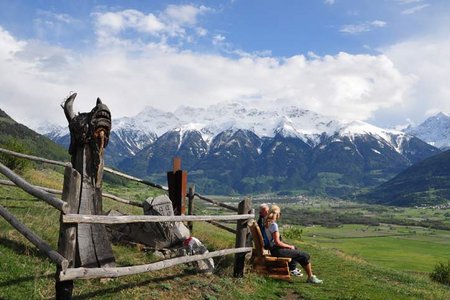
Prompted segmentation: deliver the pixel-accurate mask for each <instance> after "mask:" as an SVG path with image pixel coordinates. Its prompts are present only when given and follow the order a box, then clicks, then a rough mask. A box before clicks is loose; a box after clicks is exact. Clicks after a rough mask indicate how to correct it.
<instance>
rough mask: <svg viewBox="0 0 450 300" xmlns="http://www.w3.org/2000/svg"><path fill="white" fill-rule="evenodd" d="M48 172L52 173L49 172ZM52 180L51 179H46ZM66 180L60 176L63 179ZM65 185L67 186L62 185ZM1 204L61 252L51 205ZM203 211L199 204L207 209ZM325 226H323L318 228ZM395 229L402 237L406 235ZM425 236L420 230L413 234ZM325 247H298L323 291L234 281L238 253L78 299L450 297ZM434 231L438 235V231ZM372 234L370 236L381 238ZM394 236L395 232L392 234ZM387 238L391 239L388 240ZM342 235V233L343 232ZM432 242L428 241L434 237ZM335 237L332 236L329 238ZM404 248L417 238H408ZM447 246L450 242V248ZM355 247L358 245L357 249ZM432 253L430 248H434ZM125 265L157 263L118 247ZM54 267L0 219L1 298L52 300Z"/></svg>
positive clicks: (22, 198)
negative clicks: (208, 269)
mask: <svg viewBox="0 0 450 300" xmlns="http://www.w3.org/2000/svg"><path fill="white" fill-rule="evenodd" d="M47 172H49V173H47ZM25 175H26V177H27V179H28V180H30V181H32V182H34V181H36V180H38V179H39V180H41V181H42V182H43V183H45V182H44V181H46V180H44V179H45V178H52V181H53V179H56V181H57V180H60V179H61V177H60V176H59V175H57V174H55V173H53V172H52V171H43V172H41V173H39V172H37V173H35V172H29V173H27V174H25ZM44 177H45V178H44ZM58 178H59V179H58ZM59 182H62V181H59ZM105 192H110V193H114V194H117V195H118V196H121V197H124V198H129V199H133V200H136V201H139V200H140V201H142V200H143V199H145V198H146V197H147V195H148V194H149V195H150V194H152V193H155V191H154V190H152V189H150V190H149V189H148V188H147V187H142V186H134V185H127V186H125V187H121V186H114V187H112V186H108V185H105ZM0 205H3V206H5V207H6V208H7V209H8V210H9V211H10V212H12V213H13V214H14V215H16V216H17V218H19V219H20V220H22V221H23V223H25V224H26V225H27V226H29V227H30V228H31V229H32V230H33V231H35V232H36V233H37V234H38V235H39V236H41V237H42V238H43V239H45V240H46V241H48V242H49V243H50V244H51V246H52V247H53V248H56V243H57V235H58V230H59V214H58V213H57V212H56V211H55V210H54V209H53V208H51V207H50V206H48V205H46V204H45V203H42V202H40V201H37V200H35V199H33V198H32V197H30V196H28V195H27V194H25V193H24V192H21V191H20V190H18V189H17V188H13V187H4V186H0ZM104 206H105V208H106V209H110V208H116V209H119V210H121V211H124V212H128V213H140V209H139V208H135V207H130V206H126V205H122V204H119V203H116V202H113V201H111V200H107V199H105V200H104ZM200 207H201V206H199V208H200ZM315 228H316V229H320V227H315ZM357 228H358V227H354V226H353V227H348V228H345V231H344V230H341V232H340V234H341V235H340V237H343V236H344V237H345V235H346V234H349V233H353V239H348V240H354V241H359V240H361V241H362V240H365V238H357V237H358V236H359V235H360V234H361V233H360V232H358V231H357V230H356V229H357ZM407 230H413V229H406V228H400V227H396V228H395V231H396V232H397V233H402V232H403V231H404V232H407ZM414 230H416V231H417V232H418V233H417V234H418V235H419V234H422V232H419V229H414ZM422 230H423V236H424V237H423V238H424V240H423V241H426V242H428V244H429V245H436V244H437V245H440V244H439V243H440V242H441V234H442V236H444V235H445V232H440V231H434V234H429V235H428V236H426V235H425V232H426V229H422ZM325 232H326V231H325V230H322V231H320V232H319V233H318V234H319V235H324V237H323V238H324V242H318V241H317V238H316V239H313V238H310V237H309V236H307V233H306V229H305V231H304V241H300V240H294V241H293V242H294V243H295V244H296V245H297V246H298V247H300V248H303V249H304V250H306V251H307V252H309V253H310V254H311V257H312V263H313V268H314V271H315V273H316V274H317V275H318V276H319V278H321V279H323V280H324V284H323V285H321V286H313V285H310V284H307V283H306V282H305V280H304V278H302V279H297V278H295V279H294V280H293V282H291V283H289V282H282V281H276V280H271V279H268V278H265V277H261V276H258V275H256V274H254V273H253V272H251V268H250V266H249V265H247V268H246V270H247V271H246V274H245V276H244V278H241V279H236V278H233V277H232V271H233V256H226V257H221V258H218V259H216V260H215V263H216V266H217V270H216V272H215V273H214V274H213V275H209V276H206V275H198V274H196V273H195V272H193V271H192V269H191V268H190V267H189V266H186V265H181V266H177V267H173V268H169V269H165V270H162V271H158V272H151V273H146V274H139V275H134V276H127V277H121V278H116V279H113V280H111V281H107V282H101V281H100V280H98V279H93V280H77V281H75V289H74V299H242V300H245V299H252V300H253V299H285V298H290V299H297V298H300V299H448V298H450V289H449V288H448V287H445V286H443V285H439V284H436V283H434V282H432V281H431V280H430V279H429V277H428V275H427V274H417V273H410V272H404V271H402V270H401V269H393V268H391V267H387V266H385V265H383V264H382V263H375V262H371V261H369V260H366V259H363V258H360V257H359V256H358V257H356V256H354V255H351V254H349V253H347V252H346V251H340V250H336V249H333V248H329V247H328V246H327V245H326V243H325ZM431 232H433V231H431ZM375 233H376V232H374V233H371V234H375ZM387 233H389V230H388V229H387ZM387 233H386V235H388V234H387ZM194 236H196V237H199V238H200V239H201V240H202V241H204V242H205V244H206V245H207V246H208V248H209V249H210V250H215V249H223V248H228V247H233V246H234V236H233V235H232V234H230V233H228V232H226V231H223V230H220V229H217V228H216V227H213V226H212V225H210V224H208V223H203V222H199V223H194ZM336 236H337V234H336ZM427 239H428V240H427ZM330 240H331V239H330ZM403 241H404V242H405V243H406V242H408V241H411V240H408V239H404V240H403ZM444 246H445V243H444ZM354 247H356V246H354ZM428 248H429V247H428ZM113 251H114V253H115V256H116V259H117V264H118V265H119V266H126V265H134V264H145V263H150V262H153V261H155V257H154V256H153V255H152V254H151V253H148V252H141V251H138V250H137V249H136V247H131V246H125V245H114V246H113ZM54 273H55V266H54V265H53V264H52V263H51V262H50V260H48V259H47V258H45V257H44V256H43V255H42V254H41V253H39V251H37V250H36V249H35V247H34V246H32V245H31V244H30V243H29V242H27V241H26V240H25V239H24V238H23V237H22V236H21V235H20V234H18V233H17V231H16V230H14V229H13V228H12V227H11V226H10V225H9V224H8V223H7V222H6V221H4V220H3V219H2V218H0V299H53V298H54Z"/></svg>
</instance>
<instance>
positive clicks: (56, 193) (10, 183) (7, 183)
mask: <svg viewBox="0 0 450 300" xmlns="http://www.w3.org/2000/svg"><path fill="white" fill-rule="evenodd" d="M0 185H7V186H13V187H17V185H16V184H15V183H14V182H12V181H9V180H4V179H0ZM34 187H35V188H38V189H41V190H43V191H46V192H48V193H51V194H55V195H62V191H60V190H55V189H51V188H47V187H43V186H38V185H35V186H34ZM102 196H103V197H105V198H108V199H111V200H114V201H116V202H120V203H123V204H129V205H133V206H137V207H142V206H143V205H142V203H140V202H136V201H132V200H127V199H123V198H120V197H118V196H116V195H113V194H108V193H102Z"/></svg>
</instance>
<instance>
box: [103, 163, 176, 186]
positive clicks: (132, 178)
mask: <svg viewBox="0 0 450 300" xmlns="http://www.w3.org/2000/svg"><path fill="white" fill-rule="evenodd" d="M103 171H105V172H108V173H111V174H114V175H117V176H120V177H123V178H126V179H129V180H133V181H136V182H140V183H143V184H145V185H148V186H151V187H154V188H157V189H160V190H164V191H168V190H169V188H168V187H167V186H163V185H160V184H156V183H153V182H150V181H147V180H143V179H140V178H137V177H134V176H131V175H128V174H125V173H122V172H119V171H116V170H113V169H111V168H108V167H104V168H103Z"/></svg>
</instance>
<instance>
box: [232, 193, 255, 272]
mask: <svg viewBox="0 0 450 300" xmlns="http://www.w3.org/2000/svg"><path fill="white" fill-rule="evenodd" d="M251 212H252V200H251V199H250V198H246V199H244V200H242V201H241V202H239V206H238V214H240V215H243V214H250V213H251ZM247 223H248V220H238V221H237V222H236V244H235V248H241V247H245V241H246V239H247V231H248V230H247ZM244 264H245V253H236V254H235V255H234V271H233V275H234V277H242V276H244Z"/></svg>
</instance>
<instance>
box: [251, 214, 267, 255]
mask: <svg viewBox="0 0 450 300" xmlns="http://www.w3.org/2000/svg"><path fill="white" fill-rule="evenodd" d="M250 232H251V233H252V237H253V243H254V244H255V254H256V256H257V257H262V256H264V240H263V237H262V234H261V230H260V229H259V226H258V223H256V222H254V221H253V223H252V224H251V225H250Z"/></svg>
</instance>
